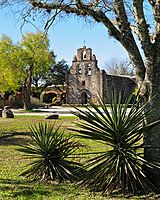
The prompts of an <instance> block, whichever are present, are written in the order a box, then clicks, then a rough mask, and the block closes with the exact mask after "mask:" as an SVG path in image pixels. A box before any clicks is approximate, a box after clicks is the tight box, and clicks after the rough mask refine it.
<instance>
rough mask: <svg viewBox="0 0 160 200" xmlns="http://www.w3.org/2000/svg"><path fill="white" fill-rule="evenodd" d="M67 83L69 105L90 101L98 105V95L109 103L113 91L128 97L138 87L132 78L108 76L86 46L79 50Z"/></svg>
mask: <svg viewBox="0 0 160 200" xmlns="http://www.w3.org/2000/svg"><path fill="white" fill-rule="evenodd" d="M66 82H67V89H66V103H67V104H87V101H88V100H91V101H93V102H95V103H96V102H97V95H100V96H101V97H102V98H103V100H104V101H105V102H106V103H109V97H110V95H111V92H112V91H113V90H114V91H117V92H120V91H121V92H122V93H123V94H124V95H128V94H130V93H132V92H133V90H134V88H135V86H136V83H135V81H134V79H132V78H130V77H125V76H114V75H108V74H107V73H106V71H105V70H101V69H100V68H99V67H98V61H97V58H96V56H95V54H92V49H91V48H86V46H84V47H83V48H79V49H77V55H75V56H74V58H73V61H72V66H71V68H70V70H69V73H68V76H67V81H66Z"/></svg>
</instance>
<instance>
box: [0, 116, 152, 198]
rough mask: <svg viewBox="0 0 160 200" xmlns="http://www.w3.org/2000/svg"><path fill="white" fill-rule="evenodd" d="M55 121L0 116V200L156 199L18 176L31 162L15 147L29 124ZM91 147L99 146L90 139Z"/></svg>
mask: <svg viewBox="0 0 160 200" xmlns="http://www.w3.org/2000/svg"><path fill="white" fill-rule="evenodd" d="M76 120H77V118H75V117H61V118H60V119H58V120H56V124H57V125H58V124H63V125H62V127H64V128H67V127H72V126H74V121H76ZM46 121H49V122H53V123H54V122H55V121H54V120H46V119H44V117H42V116H15V118H14V119H3V118H0V155H1V156H0V200H1V199H3V200H7V199H17V200H19V199H20V200H21V199H30V200H31V199H37V200H40V199H43V200H101V199H104V200H105V199H106V200H107V199H112V200H122V199H133V200H134V199H155V197H154V196H151V197H149V196H148V197H144V196H141V197H136V196H134V197H126V198H124V197H112V198H109V197H104V196H102V195H101V194H100V193H98V192H97V193H95V192H90V191H89V190H88V189H85V188H82V187H77V185H76V184H74V183H72V184H71V183H61V184H55V183H52V182H49V183H47V182H32V181H31V180H29V179H26V178H24V177H21V176H19V174H20V173H21V172H22V171H23V169H24V166H25V165H26V164H27V163H29V162H30V160H29V159H27V158H25V157H24V156H23V154H22V153H20V152H18V151H17V150H16V148H17V144H24V143H26V142H27V140H28V139H27V138H26V136H25V132H27V131H29V126H30V125H33V124H38V123H39V122H46ZM85 143H88V144H90V145H92V147H93V148H97V150H99V148H101V147H100V146H95V145H94V144H91V143H89V141H87V142H86V141H85Z"/></svg>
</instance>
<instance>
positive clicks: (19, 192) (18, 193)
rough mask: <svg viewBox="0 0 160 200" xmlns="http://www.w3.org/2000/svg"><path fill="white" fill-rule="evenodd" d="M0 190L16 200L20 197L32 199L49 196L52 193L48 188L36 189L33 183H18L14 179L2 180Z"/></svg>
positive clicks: (0, 180)
mask: <svg viewBox="0 0 160 200" xmlns="http://www.w3.org/2000/svg"><path fill="white" fill-rule="evenodd" d="M34 186H35V187H34ZM0 190H1V191H4V192H5V193H6V194H7V196H8V195H9V196H10V197H14V198H16V199H17V198H18V197H30V195H34V196H37V195H38V196H39V195H40V196H41V195H48V194H49V193H50V192H49V191H47V190H46V188H39V187H36V185H33V184H32V182H31V181H20V180H19V181H17V180H12V179H0Z"/></svg>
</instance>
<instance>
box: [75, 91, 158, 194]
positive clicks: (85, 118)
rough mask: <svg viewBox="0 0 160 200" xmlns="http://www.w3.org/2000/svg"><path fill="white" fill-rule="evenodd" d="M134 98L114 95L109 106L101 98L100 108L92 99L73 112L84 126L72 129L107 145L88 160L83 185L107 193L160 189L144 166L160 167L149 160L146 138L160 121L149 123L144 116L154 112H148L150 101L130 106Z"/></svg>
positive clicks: (79, 125)
mask: <svg viewBox="0 0 160 200" xmlns="http://www.w3.org/2000/svg"><path fill="white" fill-rule="evenodd" d="M131 99H132V96H130V97H128V98H126V99H124V100H123V101H122V97H121V95H119V96H117V95H114V94H113V95H112V97H111V100H110V102H111V104H110V107H109V108H108V107H107V106H106V105H105V104H104V102H103V100H102V99H101V98H100V99H99V104H100V107H99V106H97V105H95V104H94V103H92V102H90V106H89V107H86V111H82V110H81V109H78V108H77V111H76V112H73V113H74V114H75V115H76V116H78V117H79V118H80V119H81V120H82V121H80V122H77V126H78V127H79V128H80V129H76V130H75V129H72V130H74V131H76V132H78V137H80V138H85V139H90V140H93V141H96V142H99V143H101V145H102V147H104V150H103V151H101V152H94V153H93V152H92V155H94V156H93V158H91V159H89V160H88V161H87V162H86V164H85V169H87V172H86V173H84V174H83V176H82V184H85V185H87V186H89V187H91V188H94V189H98V190H100V191H102V192H103V193H113V192H121V193H130V192H131V193H137V192H139V191H141V192H148V191H157V190H158V189H157V188H156V186H154V185H153V184H152V183H151V182H150V181H149V180H148V179H147V177H146V175H145V173H144V170H143V169H144V167H146V168H150V169H153V168H155V167H156V168H159V166H160V164H159V163H153V162H149V161H147V160H145V158H144V156H143V151H144V148H145V146H144V145H143V141H142V139H143V133H144V132H145V131H148V130H149V129H151V128H152V127H154V126H156V125H157V124H159V123H160V120H159V121H156V122H154V123H152V124H149V125H147V124H145V121H144V118H145V117H148V116H149V115H150V111H148V112H145V115H144V110H145V108H146V104H145V105H142V106H140V107H139V104H140V99H139V100H138V99H137V100H135V101H134V102H133V104H132V105H131V107H130V108H129V109H128V106H129V104H130V101H131ZM120 102H125V104H121V103H120ZM89 154H90V153H89Z"/></svg>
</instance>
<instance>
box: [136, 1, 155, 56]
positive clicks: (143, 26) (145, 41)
mask: <svg viewBox="0 0 160 200" xmlns="http://www.w3.org/2000/svg"><path fill="white" fill-rule="evenodd" d="M143 1H144V0H138V1H137V0H133V11H134V17H135V20H136V23H137V31H138V33H137V35H138V37H139V39H140V42H141V45H142V48H143V50H144V54H145V56H146V58H149V60H152V58H150V55H153V47H154V45H153V44H152V43H151V39H150V35H149V30H148V27H149V25H148V24H147V23H146V20H145V16H144V12H143ZM151 52H152V53H151Z"/></svg>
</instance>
